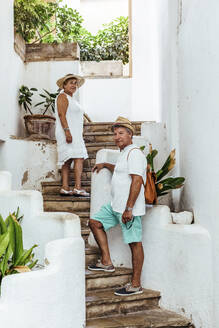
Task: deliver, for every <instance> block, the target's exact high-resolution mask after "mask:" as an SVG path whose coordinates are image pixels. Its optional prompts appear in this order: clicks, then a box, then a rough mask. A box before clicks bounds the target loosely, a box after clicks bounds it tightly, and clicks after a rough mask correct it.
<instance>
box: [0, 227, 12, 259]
mask: <svg viewBox="0 0 219 328" xmlns="http://www.w3.org/2000/svg"><path fill="white" fill-rule="evenodd" d="M9 238H10V237H9V232H8V231H7V232H5V233H3V234H2V235H1V236H0V257H1V256H2V255H3V254H4V253H5V252H6V249H7V247H8V244H9Z"/></svg>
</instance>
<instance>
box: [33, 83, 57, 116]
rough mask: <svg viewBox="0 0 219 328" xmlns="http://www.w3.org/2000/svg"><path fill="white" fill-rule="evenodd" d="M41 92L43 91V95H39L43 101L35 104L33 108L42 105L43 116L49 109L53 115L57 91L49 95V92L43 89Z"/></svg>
mask: <svg viewBox="0 0 219 328" xmlns="http://www.w3.org/2000/svg"><path fill="white" fill-rule="evenodd" d="M43 90H44V94H43V93H40V97H42V98H43V99H44V100H43V101H41V102H39V103H37V104H36V105H35V107H37V106H40V105H44V111H43V115H45V113H46V112H47V110H49V109H51V111H52V112H53V113H55V99H56V97H57V96H58V94H59V91H57V92H55V93H51V92H49V91H47V90H46V89H43Z"/></svg>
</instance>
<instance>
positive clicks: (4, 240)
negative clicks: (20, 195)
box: [0, 209, 38, 284]
mask: <svg viewBox="0 0 219 328" xmlns="http://www.w3.org/2000/svg"><path fill="white" fill-rule="evenodd" d="M18 219H19V209H18V211H17V212H16V213H15V212H14V213H13V214H10V215H9V216H8V217H7V218H6V220H5V221H4V220H3V218H2V216H1V215H0V284H1V282H2V279H3V278H4V276H6V275H10V274H14V273H19V272H27V271H30V270H31V269H32V268H33V267H34V266H35V265H36V264H37V262H38V260H34V254H33V249H34V248H35V247H37V245H33V246H32V247H31V248H30V249H28V250H26V249H24V248H23V234H22V228H21V226H20V224H19V222H18Z"/></svg>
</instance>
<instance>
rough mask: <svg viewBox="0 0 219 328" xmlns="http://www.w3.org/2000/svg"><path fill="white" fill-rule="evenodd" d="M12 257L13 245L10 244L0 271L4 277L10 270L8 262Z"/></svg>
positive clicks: (0, 263)
mask: <svg viewBox="0 0 219 328" xmlns="http://www.w3.org/2000/svg"><path fill="white" fill-rule="evenodd" d="M11 255H12V248H11V245H10V244H8V247H7V249H6V252H5V255H4V256H3V258H2V261H1V262H0V271H1V273H2V276H4V275H5V272H6V270H7V268H8V260H9V258H10V256H11Z"/></svg>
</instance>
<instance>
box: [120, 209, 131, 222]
mask: <svg viewBox="0 0 219 328" xmlns="http://www.w3.org/2000/svg"><path fill="white" fill-rule="evenodd" d="M132 219H133V214H132V210H130V211H127V210H125V211H124V212H123V214H122V222H123V223H124V224H126V223H127V222H129V221H131V220H132Z"/></svg>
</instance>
